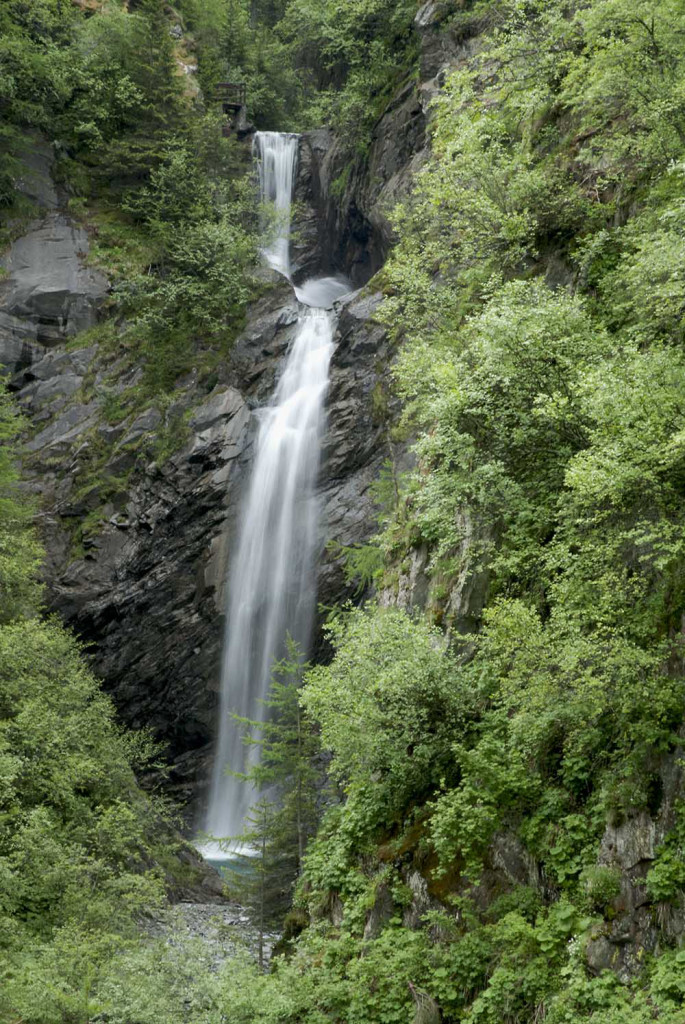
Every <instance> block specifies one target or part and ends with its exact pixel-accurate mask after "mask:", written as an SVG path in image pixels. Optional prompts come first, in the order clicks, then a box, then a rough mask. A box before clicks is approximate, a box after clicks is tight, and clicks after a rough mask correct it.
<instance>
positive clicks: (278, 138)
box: [201, 132, 349, 857]
mask: <svg viewBox="0 0 685 1024" xmlns="http://www.w3.org/2000/svg"><path fill="white" fill-rule="evenodd" d="M254 149H255V155H256V157H257V160H258V164H259V180H260V186H261V193H262V198H263V199H264V200H270V201H272V202H273V203H274V204H275V206H276V208H277V211H278V219H277V222H276V227H277V231H276V237H275V238H274V240H273V241H272V242H271V243H270V244H269V246H268V247H267V249H266V250H265V251H264V257H265V259H266V260H267V262H268V263H269V264H270V266H271V267H272V268H273V269H275V270H278V271H279V272H280V273H282V274H283V275H284V276H285V277H287V278H288V279H290V260H289V235H290V204H291V196H292V188H293V182H294V174H295V167H296V161H297V149H298V137H297V136H295V135H280V134H278V133H275V132H259V133H257V136H256V138H255V146H254ZM348 290H349V284H348V283H347V282H346V281H344V280H343V279H341V278H323V279H319V280H311V281H308V282H305V283H304V284H303V285H302V287H301V288H299V289H296V292H297V297H298V299H299V300H300V302H302V303H304V304H306V305H308V306H311V307H316V308H309V309H307V310H306V311H305V310H303V311H302V313H301V315H300V318H299V324H298V330H297V335H296V337H295V340H294V342H293V345H292V348H291V350H290V352H289V354H288V356H287V360H286V365H285V368H284V370H283V374H282V376H281V379H280V382H279V384H278V387H277V389H276V393H275V395H274V399H273V403H272V404H271V405H270V406H269V407H268V408H266V409H263V410H261V411H260V412H259V413H258V415H259V417H260V425H259V431H258V437H257V443H256V453H255V461H254V466H253V469H252V478H251V481H250V486H249V489H248V493H247V496H246V500H245V503H244V507H243V512H242V520H241V526H240V531H239V541H238V545H237V548H236V551H235V554H234V559H233V563H232V566H231V570H230V574H229V575H230V579H229V593H230V600H229V608H228V616H227V621H226V637H225V643H224V657H223V667H222V680H221V701H220V720H219V736H218V741H217V745H216V750H215V757H214V768H213V775H212V785H211V791H210V800H209V806H208V811H207V816H206V819H205V831H206V832H207V833H209V834H210V835H212V836H214V837H217V838H223V837H229V836H236V835H239V834H240V832H241V831H242V829H243V823H244V821H245V817H246V814H247V813H248V811H249V807H250V804H251V802H252V801H253V799H254V796H255V794H254V793H253V792H250V790H249V788H248V786H247V785H246V784H245V783H244V782H242V781H240V780H238V779H236V778H234V777H232V776H230V775H227V774H226V771H227V769H231V768H232V769H234V770H236V771H240V770H241V769H242V768H243V766H244V747H243V744H242V742H241V734H240V728H239V726H238V725H237V724H236V722H235V721H234V720H233V718H232V717H231V712H235V713H237V714H238V715H240V716H242V717H246V718H250V719H253V720H257V721H261V720H263V717H264V705H263V704H262V703H261V702H262V701H263V700H264V698H265V697H266V696H267V694H268V691H269V685H270V682H271V673H272V668H273V664H274V661H275V660H277V659H279V658H281V657H282V656H283V655H284V654H285V647H286V638H287V636H288V635H290V636H291V637H292V638H293V639H294V640H295V641H296V642H297V643H298V645H299V646H300V648H301V649H302V650H306V648H307V645H308V642H309V633H310V629H311V623H312V618H313V612H314V603H315V585H314V571H315V560H316V555H317V548H318V507H317V501H316V496H315V485H316V477H317V473H318V469H319V453H320V447H321V434H322V430H323V424H324V398H325V393H326V389H327V386H328V371H329V363H330V358H331V354H332V351H333V330H334V318H333V314H332V313H330V312H328V308H329V307H330V306H332V304H333V302H334V301H335V299H336V298H338V297H339V296H340V295H342V294H344V293H345V292H346V291H348ZM201 849H202V851H203V852H204V853H205V856H209V857H211V856H215V857H216V856H219V857H221V856H222V854H221V852H220V851H221V847H217V846H216V845H214V844H211V843H210V844H205V846H204V847H202V848H201ZM223 856H225V854H223Z"/></svg>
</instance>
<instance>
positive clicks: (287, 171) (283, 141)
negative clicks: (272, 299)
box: [253, 132, 299, 279]
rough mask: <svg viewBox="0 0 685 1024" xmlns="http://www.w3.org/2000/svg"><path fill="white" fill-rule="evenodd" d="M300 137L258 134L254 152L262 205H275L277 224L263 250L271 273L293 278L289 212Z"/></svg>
mask: <svg viewBox="0 0 685 1024" xmlns="http://www.w3.org/2000/svg"><path fill="white" fill-rule="evenodd" d="M298 149H299V135H289V134H285V133H282V132H257V133H256V135H255V137H254V144H253V153H254V156H255V159H256V161H257V168H258V170H259V190H260V193H261V197H262V201H263V202H270V203H273V207H274V211H275V224H272V225H271V226H270V231H269V234H270V235H271V234H272V233H273V234H272V238H271V241H270V242H269V244H268V245H267V246H266V247H265V248H264V249H263V250H262V253H263V256H264V259H265V260H266V262H267V263H268V264H269V266H270V267H271V269H272V270H276V271H278V273H279V274H283V276H284V277H287V278H288V279H290V210H291V207H292V195H293V188H294V185H295V173H296V171H297V154H298Z"/></svg>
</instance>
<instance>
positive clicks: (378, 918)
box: [364, 882, 394, 942]
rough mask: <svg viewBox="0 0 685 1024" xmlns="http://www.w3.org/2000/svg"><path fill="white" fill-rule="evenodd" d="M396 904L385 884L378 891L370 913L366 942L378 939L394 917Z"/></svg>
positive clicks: (365, 931)
mask: <svg viewBox="0 0 685 1024" xmlns="http://www.w3.org/2000/svg"><path fill="white" fill-rule="evenodd" d="M393 910H394V903H393V898H392V894H391V893H390V890H389V889H388V887H387V885H386V884H385V883H384V882H381V884H380V885H379V886H378V888H377V889H376V900H375V902H374V905H373V907H372V908H371V910H370V911H369V913H368V915H367V918H366V924H365V926H364V941H366V942H368V941H370V940H371V939H377V938H378V936H379V935H380V933H381V932H382V931H383V928H384V927H385V925H386V924H387V923H388V921H389V920H390V918H391V917H392V915H393Z"/></svg>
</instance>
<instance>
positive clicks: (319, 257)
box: [294, 82, 427, 285]
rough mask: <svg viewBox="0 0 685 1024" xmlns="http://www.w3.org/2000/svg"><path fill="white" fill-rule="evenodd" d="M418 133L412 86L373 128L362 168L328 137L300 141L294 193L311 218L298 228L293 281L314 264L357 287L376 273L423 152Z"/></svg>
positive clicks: (313, 135) (421, 126) (421, 127)
mask: <svg viewBox="0 0 685 1024" xmlns="http://www.w3.org/2000/svg"><path fill="white" fill-rule="evenodd" d="M425 129H426V115H425V112H424V109H423V106H422V103H421V99H420V95H419V93H418V92H417V90H416V88H415V86H414V84H413V82H412V83H410V84H408V85H407V86H405V87H404V88H403V89H402V91H401V92H400V93H399V94H398V95H397V96H396V97H395V99H394V100H393V102H392V103H391V104H390V106H389V107H388V109H387V110H386V112H385V113H384V114H383V116H382V117H381V118H380V120H379V121H378V123H377V124H376V126H375V128H374V130H373V138H372V143H371V148H370V152H369V159H368V163H364V162H361V161H359V160H355V159H354V158H353V157H351V156H350V154H349V152H348V151H347V150H346V148H345V147H344V146H343V145H342V144H341V143H340V142H339V141H338V140H337V139H336V138H335V136H334V135H333V133H332V132H330V131H326V130H320V131H315V132H308V133H305V134H304V135H303V136H302V142H301V146H300V161H299V168H298V176H297V183H296V190H295V195H296V198H297V200H298V201H299V202H300V203H301V204H302V205H303V206H304V207H305V208H306V209H308V210H309V211H310V212H309V216H308V217H305V218H304V219H303V222H302V226H301V227H299V225H298V227H299V231H300V242H299V243H296V246H295V250H294V255H295V261H296V264H295V276H296V279H297V280H301V279H303V278H305V277H308V276H310V275H311V273H312V268H313V267H315V266H319V267H321V268H323V269H324V270H325V271H329V272H330V271H344V272H345V273H346V274H347V275H348V276H349V277H350V278H351V279H352V281H353V282H354V283H355V284H356V285H362V284H364V283H365V282H366V281H368V280H369V278H370V277H372V276H373V274H375V273H376V271H377V270H379V269H380V267H381V266H382V265H383V263H384V261H385V258H386V256H387V254H388V250H389V248H390V245H391V244H392V242H393V240H394V235H393V230H392V227H391V225H390V221H389V219H388V218H389V213H390V210H391V209H392V207H393V206H394V205H395V203H396V202H397V200H398V199H399V197H400V196H401V195H403V194H404V193H405V192H406V191H407V190H408V189H409V188H410V186H411V182H412V179H413V176H414V174H415V172H416V170H417V169H418V168H419V167H420V166H421V164H422V163H423V161H424V159H425V156H426V153H427V149H426V137H425Z"/></svg>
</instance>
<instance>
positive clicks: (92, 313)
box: [0, 213, 108, 362]
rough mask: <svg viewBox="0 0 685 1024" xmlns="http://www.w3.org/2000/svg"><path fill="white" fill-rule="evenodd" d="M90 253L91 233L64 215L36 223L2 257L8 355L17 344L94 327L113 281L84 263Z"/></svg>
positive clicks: (0, 311)
mask: <svg viewBox="0 0 685 1024" xmlns="http://www.w3.org/2000/svg"><path fill="white" fill-rule="evenodd" d="M87 252H88V235H87V233H86V231H85V230H84V229H83V228H81V227H79V226H77V225H76V224H75V223H74V222H73V221H72V220H70V218H69V217H66V216H63V215H62V214H59V213H54V214H50V215H49V216H48V217H46V219H45V220H43V221H39V222H35V223H34V224H33V225H32V226H31V228H30V229H29V231H28V232H27V233H26V234H25V235H23V236H22V237H21V238H19V239H18V240H17V241H16V242H14V243H13V245H12V246H11V248H10V251H9V253H8V255H7V256H5V257H3V259H2V261H1V262H2V266H3V267H4V269H5V271H6V272H7V277H6V278H5V279H4V280H3V281H2V282H0V338H1V337H6V338H7V342H6V344H7V348H6V349H5V354H6V356H9V357H10V358H11V357H12V354H13V353H16V346H17V344H21V345H22V346H23V345H24V344H25V343H26V342H28V343H29V344H30V343H32V342H34V343H35V342H38V343H39V344H41V345H54V344H56V343H58V342H59V341H62V340H63V339H65V338H67V337H71V336H72V335H74V334H78V333H79V331H83V330H85V329H86V328H88V327H92V326H93V324H94V323H95V320H96V317H97V311H98V308H99V306H100V305H101V304H102V301H103V300H104V298H105V296H106V294H107V290H108V284H107V279H106V278H105V277H104V275H103V274H101V273H99V272H98V271H95V270H92V269H90V268H88V267H86V266H84V264H83V258H84V256H85V255H86V254H87ZM23 351H24V350H23V348H22V352H23ZM15 359H16V355H15ZM19 362H21V357H20V359H19Z"/></svg>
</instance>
